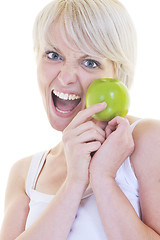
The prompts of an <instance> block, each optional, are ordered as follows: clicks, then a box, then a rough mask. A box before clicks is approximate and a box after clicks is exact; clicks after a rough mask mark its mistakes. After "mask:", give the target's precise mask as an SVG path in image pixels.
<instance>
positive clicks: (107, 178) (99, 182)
mask: <svg viewBox="0 0 160 240" xmlns="http://www.w3.org/2000/svg"><path fill="white" fill-rule="evenodd" d="M115 183H116V181H115V177H114V176H112V175H108V174H106V173H97V174H91V175H90V184H91V186H92V188H93V189H94V188H99V187H100V186H105V187H110V186H112V185H113V184H115Z"/></svg>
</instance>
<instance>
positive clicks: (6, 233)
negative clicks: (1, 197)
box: [0, 159, 85, 240]
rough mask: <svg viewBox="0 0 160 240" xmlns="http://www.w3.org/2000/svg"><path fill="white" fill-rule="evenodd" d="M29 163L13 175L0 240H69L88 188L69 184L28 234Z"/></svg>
mask: <svg viewBox="0 0 160 240" xmlns="http://www.w3.org/2000/svg"><path fill="white" fill-rule="evenodd" d="M27 160H29V159H27ZM25 162H26V160H23V161H22V160H21V161H19V162H17V163H16V164H15V165H14V166H13V167H12V169H11V172H10V176H9V180H8V186H7V191H6V200H5V217H4V221H3V225H2V229H1V233H0V240H14V239H17V240H19V239H23V240H25V239H27V240H28V239H30V240H32V239H34V240H36V239H37V240H39V239H47V240H49V239H57V240H58V239H66V238H67V235H68V233H69V231H70V229H71V226H72V223H73V221H74V218H75V215H76V212H77V209H78V206H79V203H80V200H81V197H82V195H83V192H84V190H85V189H84V185H82V184H81V183H78V182H73V181H72V180H66V181H65V183H64V184H63V186H62V187H61V189H60V190H59V192H58V193H57V194H56V197H55V198H54V199H53V200H52V201H51V203H50V204H49V205H48V206H47V208H46V210H45V211H44V212H43V213H42V214H41V216H40V217H39V218H38V220H37V221H36V222H35V223H34V224H32V225H31V226H30V227H29V228H28V230H27V231H25V224H26V219H27V216H28V212H29V198H28V196H27V195H26V193H25V175H26V173H25V172H26V171H24V169H25V168H26V164H25ZM28 162H30V161H28ZM27 165H28V163H27ZM27 168H28V166H27ZM71 203H72V204H71ZM18 236H19V237H18Z"/></svg>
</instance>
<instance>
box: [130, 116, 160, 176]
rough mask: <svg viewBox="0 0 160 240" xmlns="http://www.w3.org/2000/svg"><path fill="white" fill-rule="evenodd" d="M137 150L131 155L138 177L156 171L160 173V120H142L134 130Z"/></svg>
mask: <svg viewBox="0 0 160 240" xmlns="http://www.w3.org/2000/svg"><path fill="white" fill-rule="evenodd" d="M133 138H134V143H135V150H134V152H133V154H132V156H131V162H132V164H133V167H134V170H135V173H136V175H137V177H138V178H141V177H142V176H143V174H142V173H144V175H146V176H147V175H148V174H149V173H150V174H151V171H152V175H153V171H154V174H155V173H156V171H158V172H159V174H160V121H159V120H153V119H145V120H142V121H141V122H140V123H139V124H138V125H137V126H136V127H135V129H134V131H133Z"/></svg>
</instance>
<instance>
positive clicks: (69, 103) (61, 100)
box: [52, 90, 81, 113]
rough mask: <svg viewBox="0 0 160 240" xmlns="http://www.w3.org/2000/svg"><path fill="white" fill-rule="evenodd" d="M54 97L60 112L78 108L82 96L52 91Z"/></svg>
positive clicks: (55, 104) (68, 111)
mask: <svg viewBox="0 0 160 240" xmlns="http://www.w3.org/2000/svg"><path fill="white" fill-rule="evenodd" d="M52 99H53V103H54V106H55V108H56V110H57V111H58V112H60V113H70V112H72V111H73V110H75V109H76V107H77V106H78V105H79V103H80V102H81V97H80V96H78V95H75V94H67V93H60V92H58V91H56V90H53V91H52Z"/></svg>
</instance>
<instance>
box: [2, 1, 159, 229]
mask: <svg viewBox="0 0 160 240" xmlns="http://www.w3.org/2000/svg"><path fill="white" fill-rule="evenodd" d="M121 2H122V3H124V5H125V6H126V8H127V9H128V10H129V12H130V14H131V16H132V19H133V22H134V24H135V26H136V29H137V34H138V61H137V70H136V76H135V84H134V86H133V87H132V90H131V108H130V112H129V114H130V115H136V116H139V117H144V118H146V117H149V118H156V119H159V118H160V111H159V103H160V89H159V88H160V83H159V82H160V75H159V70H160V67H159V65H160V59H159V56H160V27H159V25H160V14H159V11H160V3H159V0H152V1H140V0H134V1H133V0H132V1H129V0H122V1H121ZM46 3H48V1H47V0H34V1H31V0H28V1H22V0H14V1H12V0H8V1H4V0H3V1H1V2H0V82H1V84H0V146H1V148H0V224H1V221H2V217H3V204H4V193H5V188H6V183H7V178H8V174H9V170H10V168H11V166H12V165H13V163H14V162H15V161H17V160H18V159H21V158H23V157H25V156H28V155H31V154H34V153H36V152H38V151H42V150H46V149H49V148H50V147H52V146H53V145H55V144H56V143H57V142H58V141H59V140H60V137H61V133H59V132H56V131H54V130H53V129H52V128H51V127H50V125H49V123H48V120H47V117H46V114H45V111H44V109H43V104H42V101H41V97H40V94H39V89H38V85H37V81H36V66H35V61H34V55H33V51H32V25H33V22H34V19H35V16H36V14H37V13H38V11H39V10H40V9H41V8H42V7H43V6H44V5H45V4H46Z"/></svg>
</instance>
